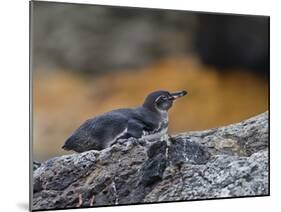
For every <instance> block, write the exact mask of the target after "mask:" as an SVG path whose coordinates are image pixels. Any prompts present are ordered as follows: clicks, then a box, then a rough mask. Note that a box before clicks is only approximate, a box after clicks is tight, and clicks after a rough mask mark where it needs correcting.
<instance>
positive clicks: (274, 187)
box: [0, 0, 281, 212]
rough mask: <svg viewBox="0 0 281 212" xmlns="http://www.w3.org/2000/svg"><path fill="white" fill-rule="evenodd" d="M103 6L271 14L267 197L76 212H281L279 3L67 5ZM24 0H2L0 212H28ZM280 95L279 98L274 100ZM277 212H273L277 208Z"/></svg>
mask: <svg viewBox="0 0 281 212" xmlns="http://www.w3.org/2000/svg"><path fill="white" fill-rule="evenodd" d="M67 2H77V3H93V4H103V5H121V6H134V7H148V8H165V9H180V10H193V11H209V12H226V13H239V14H256V15H270V16H271V167H272V169H271V197H262V198H246V199H230V200H211V201H198V202H182V203H169V204H154V205H138V206H122V207H110V208H108V207H106V208H94V209H81V210H75V211H77V212H78V211H90V210H91V211H94V210H99V211H121V210H122V212H127V211H128V212H129V211H130V212H131V211H132V210H134V211H137V212H138V211H143V210H148V211H153V210H160V211H196V212H200V211H208V212H209V211H216V212H220V211H223V212H225V211H228V212H231V211H234V212H237V211H248V210H250V211H254V212H258V211H263V212H264V211H267V210H268V211H269V210H270V211H271V210H272V211H274V208H278V209H279V210H280V204H279V201H280V200H279V199H280V187H281V186H280V181H281V175H280V162H281V160H280V155H281V154H280V151H281V139H280V135H279V133H278V131H280V129H279V128H280V127H279V126H281V124H280V120H281V117H280V112H279V111H280V110H281V109H280V108H281V105H280V99H281V98H280V92H279V89H280V84H281V83H280V80H281V78H280V74H281V68H280V63H281V62H280V56H279V55H280V54H281V53H280V52H281V47H280V39H281V33H280V28H281V27H280V25H281V23H280V7H279V4H278V1H260V0H256V1H245V0H231V1H225V0H224V1H222V0H221V1H218V0H212V1H206V0H205V1H204V0H173V1H171V0H168V1H167V0H134V1H132V0H95V1H94V0H93V1H78V0H76V1H73V0H72V1H71V0H68V1H67ZM28 4H29V3H28V1H27V0H6V1H3V2H1V12H0V15H1V18H0V21H1V25H0V26H1V39H0V41H1V45H0V46H1V57H0V58H1V66H0V67H1V75H0V80H1V82H0V86H1V88H0V92H1V95H0V97H1V99H0V100H1V107H0V109H1V110H0V111H1V115H0V117H1V121H0V124H1V125H0V129H1V139H0V142H1V145H0V146H1V150H0V151H1V154H0V155H1V160H0V161H1V175H0V176H1V179H0V183H1V186H0V188H1V191H0V200H1V206H0V207H1V211H27V204H28V193H29V189H28V175H29V174H28V149H29V148H28V132H29V125H28V122H29V114H28V111H29V107H28V106H29V101H28V95H29V76H28V59H29V44H28V32H29V23H28V20H29V11H28ZM278 97H279V98H278ZM275 211H276V210H275Z"/></svg>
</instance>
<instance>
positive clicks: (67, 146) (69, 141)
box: [61, 136, 76, 151]
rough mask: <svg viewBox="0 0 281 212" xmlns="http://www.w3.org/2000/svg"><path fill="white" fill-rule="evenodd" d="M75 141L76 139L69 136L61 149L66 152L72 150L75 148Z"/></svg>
mask: <svg viewBox="0 0 281 212" xmlns="http://www.w3.org/2000/svg"><path fill="white" fill-rule="evenodd" d="M75 141H76V139H75V138H74V137H73V136H70V137H69V138H68V139H67V140H66V141H65V142H64V145H63V146H62V147H61V148H62V149H64V150H66V151H70V150H73V149H74V148H75Z"/></svg>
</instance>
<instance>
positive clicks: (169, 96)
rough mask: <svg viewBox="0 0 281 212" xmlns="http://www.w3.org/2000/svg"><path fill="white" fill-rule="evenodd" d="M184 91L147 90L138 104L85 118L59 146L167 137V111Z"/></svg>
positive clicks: (92, 146)
mask: <svg viewBox="0 0 281 212" xmlns="http://www.w3.org/2000/svg"><path fill="white" fill-rule="evenodd" d="M186 94H187V92H186V91H180V92H175V93H170V92H168V91H162V90H161V91H155V92H152V93H150V94H149V95H148V96H147V97H146V98H145V100H144V103H143V105H142V106H140V107H136V108H126V109H116V110H113V111H110V112H107V113H104V114H102V115H99V116H96V117H94V118H91V119H88V120H86V121H85V122H84V123H83V124H82V125H81V126H80V127H79V128H78V129H77V130H75V131H74V132H73V134H72V135H71V136H70V137H69V138H68V139H67V140H66V141H65V143H64V145H63V146H62V148H63V149H64V150H67V151H69V150H72V151H75V152H78V153H80V152H85V151H89V150H102V149H105V148H107V147H109V146H111V145H113V144H114V143H116V142H117V141H118V140H120V139H128V138H130V137H133V138H136V139H143V140H147V141H153V140H156V139H164V138H165V137H167V135H168V134H167V131H168V110H169V109H170V108H171V107H172V105H173V103H174V101H175V100H177V99H178V98H179V97H182V96H185V95H186Z"/></svg>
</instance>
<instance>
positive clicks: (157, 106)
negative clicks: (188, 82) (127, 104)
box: [143, 91, 187, 112]
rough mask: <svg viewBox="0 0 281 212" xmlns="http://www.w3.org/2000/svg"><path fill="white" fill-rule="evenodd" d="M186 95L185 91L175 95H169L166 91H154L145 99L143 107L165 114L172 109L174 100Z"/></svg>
mask: <svg viewBox="0 0 281 212" xmlns="http://www.w3.org/2000/svg"><path fill="white" fill-rule="evenodd" d="M186 94H187V92H186V91H180V92H175V93H170V92H168V91H155V92H152V93H150V94H149V95H148V96H147V97H146V99H145V101H144V104H143V106H144V107H146V108H148V109H150V110H153V111H160V112H166V111H168V110H169V109H170V108H171V107H172V105H173V102H174V101H175V100H176V99H178V98H179V97H182V96H185V95H186Z"/></svg>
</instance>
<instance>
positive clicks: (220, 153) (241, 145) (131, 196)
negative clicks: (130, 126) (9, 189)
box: [32, 112, 269, 210]
mask: <svg viewBox="0 0 281 212" xmlns="http://www.w3.org/2000/svg"><path fill="white" fill-rule="evenodd" d="M268 133H269V132H268V112H265V113H263V114H261V115H258V116H256V117H253V118H251V119H248V120H246V121H243V122H240V123H238V124H233V125H229V126H226V127H220V128H215V129H211V130H207V131H200V132H189V133H183V134H178V135H175V136H172V137H170V138H169V140H166V141H156V142H153V143H150V142H146V141H140V140H136V139H133V138H130V139H128V140H126V141H125V142H124V141H122V142H119V143H117V144H115V145H113V146H111V147H109V148H107V149H104V150H102V151H94V150H93V151H88V152H84V153H80V154H72V155H65V156H61V157H56V158H52V159H50V160H48V161H45V162H44V163H42V164H41V165H40V167H39V168H37V169H36V170H35V171H34V176H33V177H34V179H33V180H34V181H33V182H34V184H33V191H34V193H33V207H32V209H33V210H39V209H54V208H56V209H59V208H74V207H89V206H101V205H118V204H120V205H122V204H133V203H147V202H161V201H165V202H168V201H179V200H195V199H210V198H219V197H220V198H221V197H238V196H254V195H255V196H263V195H268V193H269V188H268V145H269V141H268Z"/></svg>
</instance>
